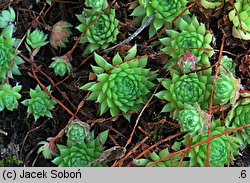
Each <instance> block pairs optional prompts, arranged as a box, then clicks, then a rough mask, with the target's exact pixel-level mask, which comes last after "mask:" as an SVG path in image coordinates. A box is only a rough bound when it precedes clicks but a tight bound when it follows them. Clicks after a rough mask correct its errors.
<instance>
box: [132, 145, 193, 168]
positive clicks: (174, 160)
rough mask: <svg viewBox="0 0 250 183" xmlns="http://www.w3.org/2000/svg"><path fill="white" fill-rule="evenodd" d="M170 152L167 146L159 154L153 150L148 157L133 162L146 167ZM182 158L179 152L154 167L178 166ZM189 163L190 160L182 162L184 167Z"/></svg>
mask: <svg viewBox="0 0 250 183" xmlns="http://www.w3.org/2000/svg"><path fill="white" fill-rule="evenodd" d="M169 154H170V153H169V150H168V148H166V149H163V150H161V151H160V152H159V154H157V153H156V152H152V153H151V154H150V155H149V157H148V158H140V159H136V160H134V161H133V163H134V165H136V166H140V167H145V166H148V165H150V164H151V163H153V162H155V161H157V160H159V159H161V158H164V157H166V156H168V155H169ZM180 159H181V154H177V155H175V156H173V157H172V158H169V159H166V160H164V161H162V162H159V163H157V164H155V165H154V167H178V164H179V161H180ZM188 164H189V162H188V161H183V162H182V166H183V167H187V166H188Z"/></svg>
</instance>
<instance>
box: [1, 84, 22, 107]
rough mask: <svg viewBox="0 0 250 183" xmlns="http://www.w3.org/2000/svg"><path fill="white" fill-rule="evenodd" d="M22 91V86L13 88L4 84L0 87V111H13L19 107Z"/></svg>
mask: <svg viewBox="0 0 250 183" xmlns="http://www.w3.org/2000/svg"><path fill="white" fill-rule="evenodd" d="M21 89H22V86H21V85H17V86H14V87H12V86H11V85H9V84H7V83H4V84H2V85H0V111H3V110H4V108H5V107H6V108H7V109H8V110H10V111H13V110H14V109H16V108H17V107H18V101H17V100H18V99H20V98H21V95H20V94H19V93H18V92H19V91H20V90H21Z"/></svg>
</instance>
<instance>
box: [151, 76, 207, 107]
mask: <svg viewBox="0 0 250 183" xmlns="http://www.w3.org/2000/svg"><path fill="white" fill-rule="evenodd" d="M210 80H211V78H209V77H207V76H199V75H197V74H196V73H191V74H188V75H186V74H184V75H182V76H179V75H178V74H173V76H172V80H171V79H169V78H166V79H164V80H163V81H162V83H161V84H162V86H163V87H164V88H165V89H166V90H162V91H160V92H158V93H156V94H155V96H156V97H158V98H160V99H162V100H167V101H168V102H169V103H167V104H166V105H165V106H164V107H163V109H162V111H161V112H170V111H173V110H175V109H182V108H184V107H185V106H186V105H191V106H193V105H194V104H195V103H198V104H199V105H200V106H201V108H202V109H207V108H208V99H209V96H210V89H209V87H208V86H209V85H210V83H211V81H210Z"/></svg>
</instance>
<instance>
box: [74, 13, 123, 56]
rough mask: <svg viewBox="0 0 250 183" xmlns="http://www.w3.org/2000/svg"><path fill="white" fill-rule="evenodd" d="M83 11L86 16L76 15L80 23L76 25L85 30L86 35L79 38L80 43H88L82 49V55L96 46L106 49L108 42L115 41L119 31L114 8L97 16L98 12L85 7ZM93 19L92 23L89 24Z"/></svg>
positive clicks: (88, 52) (81, 30)
mask: <svg viewBox="0 0 250 183" xmlns="http://www.w3.org/2000/svg"><path fill="white" fill-rule="evenodd" d="M84 12H85V13H86V15H87V18H85V17H84V16H83V15H76V16H77V18H78V20H79V21H80V22H81V23H82V24H80V25H79V26H77V29H78V30H79V31H80V32H84V31H86V35H85V36H84V37H83V38H82V39H81V41H80V43H86V42H88V43H89V45H88V46H87V47H86V48H85V50H84V53H83V54H84V55H86V54H90V53H92V52H93V51H94V50H96V49H98V48H102V49H106V48H107V47H108V46H109V44H110V43H113V42H115V41H116V37H117V35H118V33H119V31H118V20H117V19H116V18H115V10H114V9H109V10H106V11H105V12H104V13H103V14H101V16H100V17H99V18H98V13H96V12H95V11H92V10H88V9H85V10H84ZM99 14H100V13H99ZM97 18H98V19H97ZM96 19H97V20H96ZM95 20H96V22H95V23H94V25H92V26H90V25H91V23H93V22H94V21H95Z"/></svg>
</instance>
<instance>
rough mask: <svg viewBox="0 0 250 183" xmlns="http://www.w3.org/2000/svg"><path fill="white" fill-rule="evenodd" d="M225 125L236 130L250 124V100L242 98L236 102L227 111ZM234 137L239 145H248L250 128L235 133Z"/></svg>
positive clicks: (249, 142)
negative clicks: (245, 143)
mask: <svg viewBox="0 0 250 183" xmlns="http://www.w3.org/2000/svg"><path fill="white" fill-rule="evenodd" d="M225 123H226V125H227V126H228V127H232V128H236V127H239V126H243V125H246V124H249V123H250V99H249V98H244V99H243V100H239V101H238V102H236V103H235V104H234V105H233V107H232V109H231V110H230V111H229V113H228V115H227V117H226V119H225ZM236 137H237V138H238V139H239V140H240V143H241V145H243V146H244V142H247V143H248V144H250V127H246V128H244V129H242V130H239V131H237V132H236Z"/></svg>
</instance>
